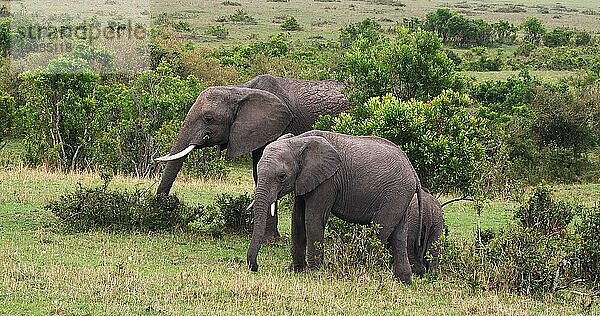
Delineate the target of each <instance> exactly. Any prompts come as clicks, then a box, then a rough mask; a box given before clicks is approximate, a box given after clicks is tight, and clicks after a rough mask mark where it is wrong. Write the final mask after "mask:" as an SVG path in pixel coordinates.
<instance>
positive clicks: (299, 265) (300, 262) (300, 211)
mask: <svg viewBox="0 0 600 316" xmlns="http://www.w3.org/2000/svg"><path fill="white" fill-rule="evenodd" d="M304 214H305V213H304V199H303V198H302V197H296V198H295V199H294V211H293V213H292V263H291V264H290V267H289V269H290V270H291V271H295V272H301V271H304V269H305V268H306V226H305V216H304Z"/></svg>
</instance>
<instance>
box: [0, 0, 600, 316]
mask: <svg viewBox="0 0 600 316" xmlns="http://www.w3.org/2000/svg"><path fill="white" fill-rule="evenodd" d="M209 2H210V4H209V5H208V6H207V5H202V6H200V5H198V4H194V5H193V6H192V7H190V4H183V3H177V4H173V3H167V2H157V3H153V5H152V6H150V8H145V9H144V11H143V12H141V14H142V15H143V16H148V17H149V18H150V19H151V20H152V22H153V24H152V28H151V29H150V30H149V34H150V35H151V36H150V38H149V41H148V42H147V43H145V44H144V46H142V47H138V48H137V49H138V50H131V51H130V52H129V53H130V54H132V55H140V54H141V55H145V56H147V57H148V65H147V68H143V69H142V68H140V69H134V71H127V72H124V71H122V70H123V69H124V68H123V67H125V68H127V65H126V64H127V62H128V60H127V59H124V58H122V57H119V56H121V55H118V54H117V50H119V52H120V53H122V50H123V49H124V47H122V46H121V47H118V46H119V45H117V44H118V43H114V42H111V41H110V40H106V41H104V42H102V41H100V42H96V43H90V42H86V41H74V42H73V43H71V44H72V46H71V47H72V49H71V50H69V51H67V52H64V53H62V54H60V55H59V56H54V57H52V58H49V57H48V56H47V55H44V54H40V55H35V54H32V55H31V56H27V57H26V59H25V60H26V61H27V63H29V65H30V66H32V67H30V69H29V70H28V71H25V72H21V71H17V68H18V67H16V66H15V64H14V60H15V58H14V57H16V56H12V54H14V52H15V47H17V48H18V47H21V46H19V45H26V44H27V41H28V39H27V38H23V37H20V35H19V34H18V33H15V31H14V28H11V24H12V23H16V22H15V20H16V16H15V12H17V11H15V10H14V8H15V7H11V6H9V2H8V1H1V2H0V55H1V56H2V57H1V59H0V69H1V70H0V227H1V228H2V230H1V231H2V233H0V275H1V276H2V277H1V278H0V314H6V315H33V314H35V315H38V314H39V315H47V314H56V315H72V314H77V315H80V314H85V315H97V314H110V315H113V314H147V315H162V314H169V315H170V314H176V315H179V314H191V315H196V314H236V315H237V314H361V315H362V314H376V315H380V314H422V313H424V314H510V315H513V314H523V315H528V314H556V315H564V314H598V313H600V310H599V307H598V297H600V276H599V274H598V273H599V272H600V248H599V247H600V240H599V239H598V238H599V236H600V226H599V225H600V205H599V203H600V184H599V183H600V123H599V122H600V37H599V35H598V32H600V29H599V28H598V27H599V26H598V23H597V21H596V19H597V18H598V16H600V7H598V5H597V4H596V3H594V2H593V1H586V0H580V1H573V3H570V4H564V5H563V4H560V3H554V2H552V3H549V2H544V1H526V3H525V4H521V3H516V2H515V3H513V2H507V3H502V4H487V3H482V2H475V1H461V2H458V1H444V2H443V3H442V1H428V2H427V4H424V3H425V2H420V1H345V0H342V1H337V2H330V1H314V2H313V1H310V2H309V1H291V0H290V1H289V2H288V1H260V2H256V1H239V2H238V1H223V2H221V1H209ZM111 3H112V1H106V2H105V3H102V4H98V8H103V10H104V11H103V10H100V9H98V11H97V12H96V14H95V17H91V18H84V19H82V20H79V21H78V20H77V19H73V18H69V17H68V16H59V15H54V16H49V17H47V18H45V19H46V20H44V21H45V22H47V23H56V22H57V21H58V22H60V23H67V22H65V21H68V23H75V24H77V25H79V26H90V25H94V23H100V24H102V23H106V24H107V25H109V27H110V28H111V29H112V30H118V29H119V28H126V27H127V26H126V24H125V22H124V21H121V20H120V18H119V17H118V15H115V14H112V15H111V14H103V12H104V13H106V12H112V11H110V10H116V6H117V4H116V3H112V4H111ZM203 3H205V2H203ZM11 5H12V4H11ZM105 7H106V8H105ZM111 8H112V9H111ZM146 9H147V10H146ZM80 11H86V9H85V8H74V9H73V10H72V14H73V16H76V15H77V14H78V12H80ZM88 11H89V10H88ZM123 14H125V13H123ZM342 17H343V18H342ZM115 47H117V48H115ZM127 49H131V47H128V48H127ZM17 51H18V49H17ZM18 57H19V58H21V57H23V56H18ZM132 57H133V56H132ZM21 60H23V59H21ZM17 62H18V61H17ZM127 69H128V70H131V69H129V68H127ZM265 73H269V74H272V75H276V76H284V77H293V78H299V79H307V80H323V79H335V80H339V81H341V82H343V83H345V86H346V88H345V90H344V93H345V94H346V95H347V96H348V98H349V99H350V100H351V101H352V102H353V103H354V104H355V105H356V106H355V107H354V108H353V109H352V110H350V111H349V112H348V113H344V114H342V115H340V116H339V117H330V116H323V117H321V118H320V120H319V121H318V122H317V123H316V125H315V128H318V129H324V130H333V131H337V132H341V133H346V134H351V135H376V136H380V137H384V138H386V139H388V140H390V141H392V142H394V143H395V144H397V145H398V146H399V147H400V148H402V149H403V150H404V151H405V152H406V153H407V154H408V156H409V158H410V159H411V161H412V163H413V165H414V166H415V169H416V170H417V172H418V174H419V177H420V178H421V182H422V183H423V185H424V186H425V187H427V188H429V189H430V190H431V191H432V192H433V193H434V194H435V195H436V196H438V197H439V199H440V200H441V201H442V202H444V201H448V200H451V199H457V200H460V201H459V202H456V203H452V204H449V205H448V206H445V207H444V217H445V224H446V226H447V227H446V232H445V234H444V235H443V237H442V239H441V240H440V241H439V247H440V248H441V249H442V254H441V258H440V267H439V270H438V271H436V272H435V273H430V274H427V275H426V276H425V277H424V278H421V279H415V280H414V282H413V284H412V285H410V286H404V285H401V284H399V283H398V282H396V281H395V280H393V277H392V273H391V255H390V253H389V251H388V250H387V249H386V246H385V245H382V244H381V243H379V242H378V240H377V239H376V238H375V235H376V232H377V227H372V226H367V227H363V226H356V225H350V224H347V223H345V222H342V221H340V220H337V219H333V218H332V219H330V221H329V223H328V229H327V233H326V234H327V235H326V242H325V244H324V245H323V247H324V251H325V261H326V262H325V266H324V267H323V268H322V269H321V270H320V271H317V272H311V273H301V274H296V273H292V272H288V271H287V266H288V264H289V262H290V255H289V249H290V240H289V231H290V227H289V226H290V216H289V215H290V212H291V211H290V207H291V204H292V203H293V202H292V201H293V199H292V198H291V197H286V198H284V199H283V200H282V201H281V202H280V203H281V205H282V210H281V211H280V212H281V215H280V223H279V225H280V231H281V232H282V233H283V234H282V238H281V240H279V241H276V242H274V243H272V244H269V245H267V246H266V247H264V249H263V252H262V253H261V263H262V265H261V271H260V272H258V273H251V272H250V271H249V270H248V269H247V267H246V262H245V254H246V249H247V245H248V241H249V232H250V230H251V220H252V216H251V215H252V214H251V210H248V209H246V207H247V206H248V204H249V203H250V201H251V200H252V194H253V181H252V175H251V167H250V162H249V158H248V157H243V158H238V159H236V160H234V161H224V160H223V159H222V158H221V153H220V152H217V150H216V149H211V148H208V149H203V150H196V151H195V152H193V153H192V154H191V155H190V157H188V159H187V161H186V163H185V166H184V172H183V174H182V175H180V177H179V179H178V180H177V182H176V184H175V186H174V188H173V192H174V195H171V196H156V195H155V194H154V193H155V190H156V183H157V181H158V176H159V175H160V173H161V171H162V170H161V167H162V166H161V165H159V164H156V163H155V162H154V158H156V157H158V156H160V155H163V154H165V153H166V152H168V151H169V148H170V146H171V144H172V143H173V141H174V139H175V136H176V134H177V131H178V130H179V128H180V126H181V124H182V121H183V118H184V117H185V115H186V113H187V110H188V109H189V107H190V106H191V104H193V102H194V100H195V99H196V97H197V96H198V94H199V93H200V92H201V91H202V90H204V89H205V88H206V87H209V86H214V85H237V84H241V83H243V82H246V81H248V80H250V79H251V78H253V77H254V76H256V75H260V74H265Z"/></svg>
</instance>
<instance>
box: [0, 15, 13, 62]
mask: <svg viewBox="0 0 600 316" xmlns="http://www.w3.org/2000/svg"><path fill="white" fill-rule="evenodd" d="M10 23H11V20H10V18H5V17H0V57H6V56H8V55H9V53H10V43H11V34H10Z"/></svg>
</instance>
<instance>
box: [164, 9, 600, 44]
mask: <svg viewBox="0 0 600 316" xmlns="http://www.w3.org/2000/svg"><path fill="white" fill-rule="evenodd" d="M231 2H235V3H238V4H240V5H239V6H232V5H226V4H225V3H227V2H224V1H221V0H208V1H205V0H202V1H200V0H191V1H178V2H175V3H174V2H171V1H155V2H152V12H153V18H154V17H158V16H160V14H166V15H167V16H168V17H171V18H172V19H173V20H175V21H185V22H187V23H189V24H190V25H191V26H192V27H193V28H194V29H196V30H198V34H202V33H203V30H205V29H207V28H208V27H210V26H212V25H217V24H219V23H218V22H216V20H217V19H218V18H219V17H228V16H230V15H232V14H234V13H235V11H236V10H239V9H243V10H245V11H246V12H247V13H248V14H249V15H250V16H252V17H254V18H255V19H256V23H257V24H255V25H244V24H236V23H232V22H227V23H225V24H224V25H225V26H226V27H227V28H229V29H230V39H229V40H228V42H229V43H231V44H235V43H239V42H240V41H244V40H246V39H248V38H250V37H253V38H256V37H257V36H258V38H262V39H264V38H266V37H268V36H269V35H274V34H277V33H279V32H281V28H280V24H279V23H277V22H278V21H280V20H281V17H285V16H294V17H295V18H296V19H297V20H298V22H299V24H300V25H301V26H302V28H303V30H302V31H298V32H292V36H293V38H297V39H306V38H310V37H317V36H322V37H324V38H330V39H333V38H335V37H336V36H337V31H338V30H339V29H340V28H341V27H344V26H346V25H348V24H350V23H355V22H358V21H361V20H363V19H365V18H373V19H375V20H376V21H378V22H379V23H381V24H382V25H383V26H384V27H388V26H389V27H392V26H395V25H396V24H397V23H401V22H402V21H403V18H408V17H420V18H422V17H424V16H425V14H427V13H428V12H431V11H433V10H435V9H437V8H442V7H449V8H451V9H454V10H456V11H457V12H459V13H461V14H463V15H465V16H467V17H471V18H482V19H485V20H488V21H497V20H500V19H503V20H508V21H510V22H512V23H515V24H520V23H522V22H523V21H525V20H526V19H527V18H528V17H531V16H536V17H539V18H541V19H543V20H544V22H545V23H546V24H547V25H548V26H549V27H555V26H567V27H576V28H581V29H587V30H589V31H591V32H594V33H598V32H600V26H599V25H598V23H597V20H598V17H599V15H594V14H593V13H594V12H595V13H597V14H600V4H598V2H595V1H590V0H581V1H565V2H564V3H559V2H548V1H540V0H527V1H501V2H494V3H490V2H489V1H471V0H467V1H464V0H463V1H457V0H430V1H418V0H404V1H400V0H379V1H377V0H372V1H370V0H366V1H355V0H339V1H315V0H290V1H287V2H274V1H273V2H270V1H266V0H263V1H252V0H239V1H230V2H229V3H231ZM515 8H516V9H515ZM542 9H548V13H545V14H544V13H541V11H543V10H542ZM544 12H545V11H544ZM253 34H254V36H253Z"/></svg>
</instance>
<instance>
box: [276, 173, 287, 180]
mask: <svg viewBox="0 0 600 316" xmlns="http://www.w3.org/2000/svg"><path fill="white" fill-rule="evenodd" d="M285 177H286V176H285V173H283V172H282V173H280V174H278V175H277V180H279V182H283V181H285Z"/></svg>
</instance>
